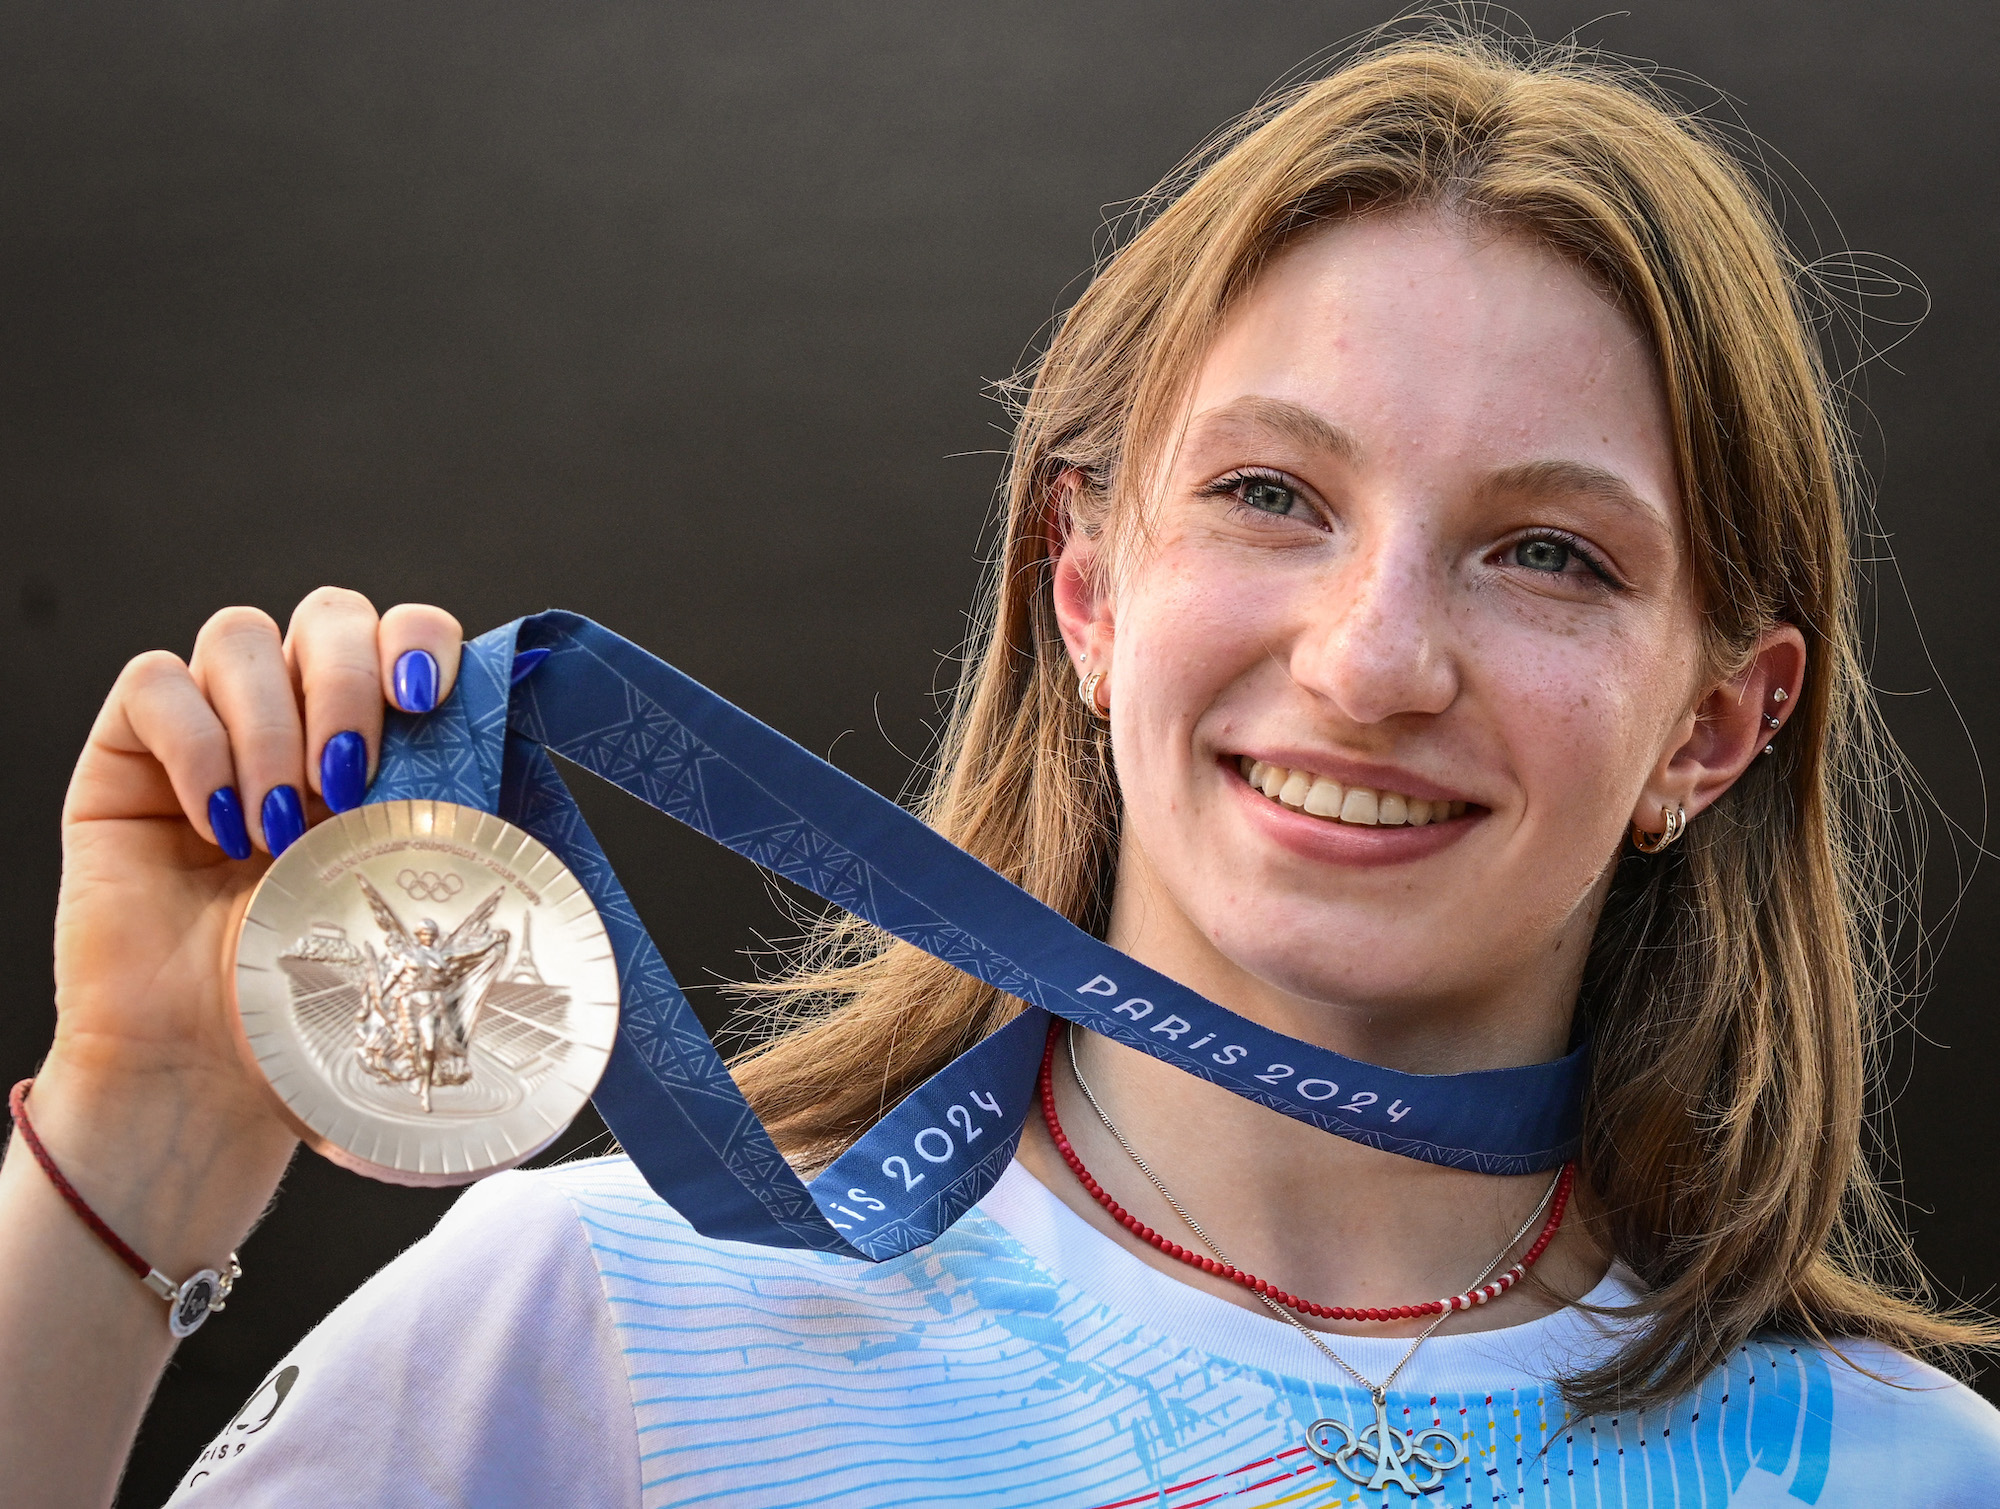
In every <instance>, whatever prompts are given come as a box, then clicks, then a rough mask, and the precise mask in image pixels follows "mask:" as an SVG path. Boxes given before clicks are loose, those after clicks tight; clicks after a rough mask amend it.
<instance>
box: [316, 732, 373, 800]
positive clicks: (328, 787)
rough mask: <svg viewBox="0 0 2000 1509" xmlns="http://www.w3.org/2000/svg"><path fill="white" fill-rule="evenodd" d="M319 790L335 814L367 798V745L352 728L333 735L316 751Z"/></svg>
mask: <svg viewBox="0 0 2000 1509" xmlns="http://www.w3.org/2000/svg"><path fill="white" fill-rule="evenodd" d="M319 790H320V795H321V796H323V797H325V798H326V804H327V806H328V807H330V808H332V809H333V810H334V811H335V812H345V811H347V810H348V809H349V808H352V807H359V806H360V805H361V799H362V798H363V797H364V796H366V795H368V744H367V741H366V740H364V739H363V738H362V737H361V735H359V734H358V733H355V732H354V731H353V730H352V729H350V730H348V731H347V732H346V733H340V734H335V735H334V736H333V737H332V738H331V739H328V740H327V741H326V748H324V749H322V750H321V751H320V752H319Z"/></svg>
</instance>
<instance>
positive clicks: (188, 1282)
mask: <svg viewBox="0 0 2000 1509" xmlns="http://www.w3.org/2000/svg"><path fill="white" fill-rule="evenodd" d="M34 1083H35V1082H34V1080H33V1079H24V1080H22V1081H21V1082H20V1083H19V1084H18V1085H16V1086H14V1090H13V1093H12V1094H10V1095H9V1096H8V1097H7V1109H8V1111H9V1112H11V1113H12V1115H13V1117H14V1126H15V1129H16V1130H17V1131H19V1132H20V1134H21V1135H22V1136H23V1137H24V1138H26V1139H27V1142H28V1150H29V1151H30V1152H32V1153H33V1154H34V1155H35V1162H37V1163H39V1164H41V1166H42V1172H43V1173H45V1174H47V1175H48V1176H49V1182H50V1183H51V1184H53V1185H55V1187H56V1193H57V1194H59V1195H61V1196H62V1197H63V1198H64V1199H65V1200H67V1201H68V1202H69V1208H70V1209H71V1210H73V1211H75V1212H76V1213H77V1214H78V1215H79V1216H81V1217H82V1218H83V1224H84V1225H86V1226H88V1227H89V1228H90V1229H91V1230H92V1231H94V1232H96V1233H97V1235H98V1239H99V1240H100V1241H102V1242H103V1243H104V1245H105V1246H107V1247H109V1248H110V1249H111V1250H112V1251H113V1252H114V1253H116V1254H117V1255H118V1260H119V1261H120V1262H121V1263H123V1264H124V1265H125V1266H126V1267H127V1268H130V1269H131V1270H132V1271H133V1272H134V1273H136V1274H138V1275H139V1282H140V1283H142V1284H144V1285H145V1286H146V1287H147V1288H148V1289H151V1290H152V1291H153V1292H154V1293H155V1294H157V1295H159V1297H160V1298H161V1299H163V1300H165V1301H166V1302H167V1329H168V1330H169V1331H171V1332H173V1334H174V1336H175V1338H176V1339H177V1340H178V1339H179V1338H181V1337H184V1336H191V1335H193V1334H194V1333H195V1332H196V1331H198V1330H200V1329H201V1323H202V1322H203V1321H205V1320H207V1319H208V1317H209V1316H210V1315H212V1314H214V1313H215V1312H216V1311H217V1310H220V1309H222V1308H224V1301H226V1300H227V1299H228V1298H229V1292H230V1290H232V1289H234V1288H235V1287H236V1281H237V1280H238V1279H239V1278H241V1277H243V1265H242V1264H240V1263H238V1262H237V1261H236V1254H235V1253H233V1252H232V1253H230V1254H229V1266H228V1268H227V1270H226V1271H225V1272H222V1273H217V1272H216V1271H215V1270H214V1269H213V1268H204V1269H202V1270H201V1272H199V1273H197V1274H195V1275H194V1276H193V1277H192V1278H189V1279H184V1280H183V1281H182V1282H180V1283H178V1284H177V1283H175V1282H174V1281H173V1280H172V1279H170V1278H168V1277H167V1276H166V1275H165V1274H164V1273H162V1272H160V1270H159V1269H157V1268H155V1267H154V1266H153V1265H152V1264H151V1263H149V1262H147V1261H146V1260H145V1259H144V1258H142V1257H140V1256H139V1254H138V1253H136V1252H134V1251H133V1250H132V1249H131V1247H130V1246H129V1245H128V1244H127V1243H126V1242H125V1240H124V1238H122V1237H120V1236H119V1235H118V1233H117V1232H115V1231H113V1230H112V1229H111V1228H110V1227H109V1226H106V1225H105V1224H104V1221H103V1218H102V1217H100V1216H99V1215H98V1214H97V1212H96V1211H94V1210H92V1209H91V1208H90V1205H89V1202H88V1201H86V1200H85V1199H84V1198H83V1196H82V1195H80V1194H78V1193H77V1192H76V1186H75V1185H73V1184H71V1183H70V1182H69V1180H67V1179H65V1178H64V1177H63V1176H62V1170H61V1169H59V1168H57V1167H56V1160H55V1159H53V1158H51V1157H50V1156H49V1150H48V1149H47V1148H45V1147H43V1146H42V1139H41V1138H39V1137H37V1136H36V1135H35V1129H34V1127H33V1126H31V1125H30V1124H29V1122H28V1090H29V1088H30V1087H31V1086H32V1085H33V1084H34Z"/></svg>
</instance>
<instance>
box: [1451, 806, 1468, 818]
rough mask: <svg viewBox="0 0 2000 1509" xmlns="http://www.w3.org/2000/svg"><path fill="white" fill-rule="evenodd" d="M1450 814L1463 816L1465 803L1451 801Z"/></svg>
mask: <svg viewBox="0 0 2000 1509" xmlns="http://www.w3.org/2000/svg"><path fill="white" fill-rule="evenodd" d="M1451 815H1452V816H1453V817H1464V816H1465V803H1463V802H1453V803H1452V804H1451Z"/></svg>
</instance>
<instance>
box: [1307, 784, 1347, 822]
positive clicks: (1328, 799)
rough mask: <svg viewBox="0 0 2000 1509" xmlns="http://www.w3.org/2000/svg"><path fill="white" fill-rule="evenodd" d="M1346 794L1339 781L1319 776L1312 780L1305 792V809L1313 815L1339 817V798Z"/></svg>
mask: <svg viewBox="0 0 2000 1509" xmlns="http://www.w3.org/2000/svg"><path fill="white" fill-rule="evenodd" d="M1346 794H1347V793H1346V792H1345V791H1343V790H1342V789H1341V786H1340V782H1338V781H1329V780H1328V779H1327V778H1326V777H1325V776H1320V777H1318V778H1316V779H1315V780H1314V781H1313V784H1312V790H1310V791H1308V792H1307V793H1306V811H1308V812H1310V813H1311V814H1312V815H1313V816H1314V817H1339V816H1340V800H1341V798H1342V797H1344V796H1345V795H1346Z"/></svg>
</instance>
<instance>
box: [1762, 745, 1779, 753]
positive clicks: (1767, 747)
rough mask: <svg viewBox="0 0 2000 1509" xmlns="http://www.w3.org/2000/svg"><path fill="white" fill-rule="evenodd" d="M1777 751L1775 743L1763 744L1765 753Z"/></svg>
mask: <svg viewBox="0 0 2000 1509" xmlns="http://www.w3.org/2000/svg"><path fill="white" fill-rule="evenodd" d="M1777 752H1778V746H1777V745H1775V744H1766V745H1765V746H1764V753H1765V754H1776V753H1777Z"/></svg>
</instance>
